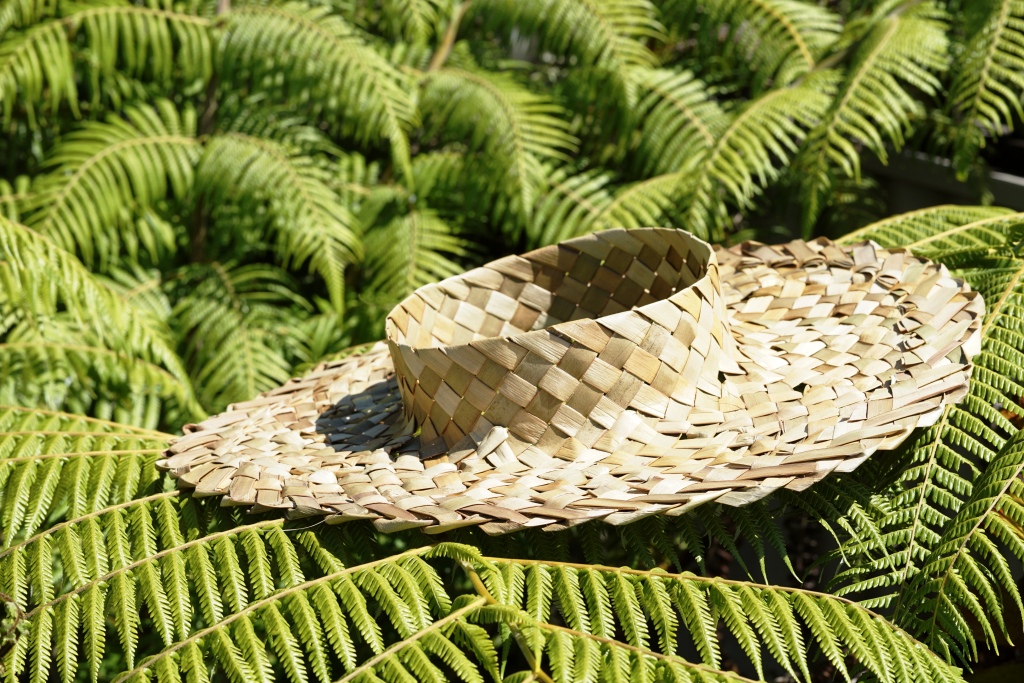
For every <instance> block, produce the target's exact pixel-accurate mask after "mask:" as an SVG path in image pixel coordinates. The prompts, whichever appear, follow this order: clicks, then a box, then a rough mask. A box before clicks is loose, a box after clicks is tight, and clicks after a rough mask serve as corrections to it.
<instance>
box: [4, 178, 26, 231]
mask: <svg viewBox="0 0 1024 683" xmlns="http://www.w3.org/2000/svg"><path fill="white" fill-rule="evenodd" d="M31 188H32V179H31V178H29V177H28V176H18V177H16V178H15V179H14V182H9V181H8V180H5V179H0V216H3V217H4V218H6V219H7V220H9V221H13V222H15V223H17V222H18V221H19V220H20V219H21V207H23V206H24V205H25V204H27V203H28V202H29V200H30V199H31V197H32V189H31Z"/></svg>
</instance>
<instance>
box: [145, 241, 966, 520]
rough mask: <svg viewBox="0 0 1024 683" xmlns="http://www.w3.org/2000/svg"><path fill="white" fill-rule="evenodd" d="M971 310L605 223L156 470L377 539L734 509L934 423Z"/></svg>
mask: <svg viewBox="0 0 1024 683" xmlns="http://www.w3.org/2000/svg"><path fill="white" fill-rule="evenodd" d="M983 313H984V306H983V303H982V299H981V297H980V296H979V295H978V294H977V293H976V292H973V291H971V290H970V288H969V287H968V286H967V285H966V284H965V283H964V282H963V281H961V280H958V279H955V278H953V277H951V276H950V275H949V273H948V271H947V270H946V269H945V267H943V266H941V265H938V264H935V263H931V262H930V261H927V260H925V259H921V258H917V257H914V256H912V255H911V254H910V253H908V252H906V251H901V250H885V249H882V248H881V247H879V246H878V245H877V244H874V243H870V242H868V243H864V244H860V245H857V246H854V247H840V246H837V245H835V244H833V243H831V242H829V241H828V240H825V239H819V240H816V241H814V242H803V241H794V242H790V243H788V244H783V245H779V246H765V245H762V244H758V243H747V244H744V245H741V246H738V247H734V248H732V249H728V250H725V249H720V248H715V249H713V248H712V247H711V246H709V245H708V244H706V243H705V242H702V241H701V240H699V239H697V238H695V237H694V236H692V235H690V234H688V233H686V232H683V231H679V230H670V229H660V228H649V229H637V230H630V231H626V230H610V231H607V232H602V233H596V234H593V235H588V236H585V237H580V238H577V239H572V240H568V241H566V242H562V243H560V244H557V245H554V246H550V247H545V248H543V249H538V250H536V251H532V252H529V253H527V254H524V255H522V256H509V257H507V258H503V259H500V260H498V261H495V262H493V263H490V264H488V265H486V266H483V267H481V268H477V269H475V270H471V271H469V272H467V273H465V274H464V275H461V276H458V277H454V278H449V279H447V280H444V281H442V282H439V283H437V284H433V285H429V286H427V287H423V288H421V289H419V290H417V291H416V292H415V293H413V294H412V295H411V296H409V297H408V298H407V299H406V300H405V301H403V302H402V303H401V304H399V305H398V307H396V308H395V309H394V310H393V311H392V312H391V313H390V315H389V316H388V318H387V323H386V329H387V342H386V344H385V343H378V344H376V345H374V346H373V347H372V348H370V349H369V350H367V351H364V352H363V353H361V354H358V355H355V356H351V357H349V358H347V359H345V360H341V361H335V362H330V363H326V364H323V365H321V366H319V367H318V368H316V369H315V370H314V371H313V372H312V373H310V374H309V375H307V376H305V377H303V378H301V379H293V380H291V381H289V382H288V383H287V384H285V385H284V386H281V387H279V388H277V389H274V390H272V391H269V392H267V393H265V394H263V395H261V396H260V397H258V398H256V399H253V400H251V401H247V402H245V403H239V404H235V405H233V406H231V407H230V408H229V409H228V410H227V412H224V413H222V414H220V415H217V416H215V417H211V418H209V419H208V420H205V421H204V422H202V423H200V424H198V425H188V426H187V427H186V428H185V435H184V436H182V437H181V438H179V439H177V441H176V442H175V443H173V444H172V445H171V447H170V448H169V450H168V451H167V453H166V459H164V460H161V461H160V462H159V463H158V464H159V465H160V466H162V467H164V468H166V469H168V470H170V471H171V472H172V473H173V474H174V475H175V476H177V477H178V478H179V479H180V481H181V483H182V484H184V485H187V486H192V487H195V495H223V496H224V504H228V505H248V506H252V508H253V510H256V511H262V510H268V509H274V508H281V509H285V510H287V511H288V514H289V515H290V516H297V517H300V516H309V515H329V517H328V519H327V521H328V522H342V521H347V520H352V519H372V520H374V523H375V524H376V525H377V526H378V528H380V529H383V530H386V531H394V530H398V529H404V528H409V527H425V530H426V531H427V532H440V531H444V530H447V529H452V528H455V527H459V526H466V525H480V526H482V528H483V529H484V530H485V531H487V532H488V533H504V532H508V531H512V530H515V529H519V528H522V527H547V528H563V527H565V526H568V525H572V524H574V523H578V522H582V521H586V520H591V519H604V520H606V521H608V522H611V523H613V524H618V523H625V522H629V521H632V520H634V519H637V518H639V517H642V516H645V515H650V514H657V513H663V514H680V513H682V512H683V511H685V510H687V509H689V508H691V507H693V506H695V505H698V504H700V503H703V502H706V501H710V500H717V501H720V502H723V503H727V504H730V505H743V504H745V503H748V502H751V501H753V500H756V499H758V498H760V497H762V496H764V495H765V494H767V493H768V492H770V491H773V490H775V489H778V488H781V487H786V488H790V489H803V488H806V487H807V486H809V485H811V484H812V483H814V482H815V481H818V480H819V479H821V478H822V477H824V476H825V475H827V474H828V473H829V472H833V471H843V472H845V471H849V470H852V469H853V468H855V467H856V466H857V465H859V464H860V463H861V462H863V461H864V460H865V459H866V458H867V457H868V456H869V455H871V454H872V453H873V452H874V451H876V450H878V449H891V448H893V447H895V446H896V445H898V444H899V443H900V442H902V441H903V440H904V439H906V437H907V436H908V434H909V433H910V431H911V430H912V429H913V428H914V427H916V426H923V425H929V424H932V423H933V422H934V421H935V420H936V419H937V418H938V416H939V415H940V413H941V411H942V409H943V406H944V405H947V404H949V403H953V402H956V401H958V400H960V399H961V398H963V396H964V395H965V394H966V391H967V380H968V376H969V375H970V372H971V363H970V359H971V357H972V356H973V355H974V354H975V353H977V351H978V350H979V347H980V331H979V328H980V322H981V318H982V315H983Z"/></svg>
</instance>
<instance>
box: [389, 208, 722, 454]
mask: <svg viewBox="0 0 1024 683" xmlns="http://www.w3.org/2000/svg"><path fill="white" fill-rule="evenodd" d="M717 268H718V266H717V262H716V261H715V257H714V254H713V250H712V248H711V246H710V245H708V244H707V243H706V242H703V241H701V240H699V239H697V238H696V237H694V236H693V235H690V234H689V233H686V232H683V231H681V230H674V229H667V228H643V229H634V230H629V231H626V230H621V229H620V230H610V231H606V232H600V233H594V234H591V235H587V236H584V237H579V238H576V239H571V240H568V241H565V242H562V243H560V244H557V245H552V246H549V247H544V248H542V249H537V250H535V251H532V252H529V253H526V254H523V255H521V256H508V257H505V258H502V259H499V260H497V261H494V262H492V263H489V264H487V265H485V266H482V267H480V268H476V269H474V270H471V271H469V272H467V273H465V274H464V275H460V276H458V277H453V278H448V279H447V280H443V281H441V282H439V283H436V284H432V285H428V286H426V287H422V288H420V289H418V290H416V291H415V292H414V293H413V294H412V295H410V296H409V297H408V298H406V299H405V300H404V301H402V302H401V303H400V304H399V305H398V306H397V307H396V308H395V309H394V310H392V311H391V313H390V314H389V315H388V318H387V323H386V326H387V339H388V344H389V347H390V349H391V355H392V359H393V361H394V364H395V369H396V374H397V375H398V384H399V388H400V390H401V393H402V399H403V403H404V405H405V409H406V415H407V416H408V417H411V418H412V419H413V420H414V421H415V423H416V424H417V425H418V426H419V427H420V428H421V430H422V433H421V436H422V438H423V439H424V441H433V440H437V439H439V438H442V437H443V439H444V441H445V442H446V444H447V446H449V447H451V446H454V445H455V444H456V443H458V442H459V441H461V440H463V439H465V438H466V437H467V435H472V437H473V439H474V440H476V441H479V439H480V438H482V436H483V435H484V434H486V432H487V431H488V430H489V429H490V428H492V427H494V426H504V427H508V429H509V431H510V432H511V433H512V434H513V435H514V436H515V437H516V438H518V439H520V440H521V441H524V442H527V443H538V442H540V441H542V440H545V439H551V440H554V439H559V438H561V439H564V438H567V437H571V436H574V435H575V434H576V433H577V432H578V431H579V430H580V429H582V428H584V427H586V426H587V425H586V424H585V423H587V421H588V420H590V421H591V422H593V420H594V419H596V420H597V421H598V422H607V421H608V420H609V419H611V420H614V417H615V415H617V414H618V413H621V412H622V411H623V410H627V409H628V408H630V407H632V408H634V409H639V410H641V411H642V412H645V413H646V414H652V415H656V416H657V415H658V414H659V410H661V411H662V412H663V409H661V408H659V407H658V405H655V404H659V405H660V404H661V403H663V402H664V401H661V399H654V398H653V395H652V392H650V391H644V390H643V389H641V388H640V386H638V385H640V384H648V385H649V384H650V382H653V381H655V379H657V381H658V384H659V387H658V392H659V393H658V396H660V397H664V396H669V395H672V394H673V393H675V386H674V381H675V379H676V378H677V377H678V375H679V374H680V372H682V368H681V367H678V368H674V369H672V371H671V372H667V371H662V370H661V368H660V366H661V365H662V364H661V363H660V361H658V358H657V357H658V354H659V352H660V350H661V348H663V346H664V339H665V338H666V337H667V336H672V335H675V336H676V337H677V339H678V340H680V341H682V343H684V344H689V343H691V342H694V341H695V340H696V339H698V338H700V343H699V344H698V345H699V346H701V353H702V354H704V355H705V356H707V357H711V356H715V357H717V356H721V355H723V349H722V346H723V345H726V346H728V344H727V342H726V341H725V340H726V338H727V337H728V334H727V329H726V328H725V324H726V323H725V315H724V304H723V302H722V298H721V292H720V289H719V282H718V270H717ZM712 347H713V348H712ZM637 349H640V350H639V351H637ZM632 356H635V357H634V358H632V359H631V357H632ZM623 370H625V371H626V372H627V376H626V377H622V375H621V372H622V371H623ZM602 371H603V372H602ZM614 373H618V379H617V380H612V374H614ZM708 382H710V383H711V384H715V383H717V382H718V375H717V373H716V375H715V377H714V378H711V379H710V380H708ZM705 384H707V382H705ZM648 388H649V387H648ZM705 388H706V389H708V390H709V391H711V392H712V393H715V392H716V391H717V389H716V388H715V387H710V388H709V387H705ZM602 399H607V400H602ZM589 426H591V427H593V425H589Z"/></svg>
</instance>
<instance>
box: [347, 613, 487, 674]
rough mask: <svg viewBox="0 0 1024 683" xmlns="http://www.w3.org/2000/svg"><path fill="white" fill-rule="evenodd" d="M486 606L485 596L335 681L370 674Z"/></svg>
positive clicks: (403, 640)
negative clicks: (429, 637) (467, 614)
mask: <svg viewBox="0 0 1024 683" xmlns="http://www.w3.org/2000/svg"><path fill="white" fill-rule="evenodd" d="M485 604H487V598H485V597H483V596H481V597H479V598H477V599H476V600H474V601H472V602H470V603H469V604H468V605H466V606H465V607H460V608H459V609H457V610H455V611H454V612H452V613H450V614H448V616H446V617H444V618H443V619H438V620H437V621H435V622H434V623H432V624H431V625H430V626H427V627H426V628H423V629H420V630H419V631H417V632H416V633H414V634H413V635H411V636H409V637H408V638H404V639H402V640H400V641H398V642H397V643H395V644H394V645H392V646H391V647H389V648H388V649H386V650H384V651H383V652H381V653H380V654H378V655H376V656H374V657H371V658H370V659H368V660H366V661H365V662H363V663H362V664H360V665H359V666H358V667H356V668H355V669H352V670H351V671H349V672H348V673H347V674H345V675H344V676H342V677H341V678H339V679H338V680H337V681H335V683H348V681H353V680H355V679H356V678H357V677H358V676H359V675H360V674H363V673H365V672H368V671H372V670H373V668H374V667H375V666H377V664H379V663H380V662H382V661H384V660H385V659H388V658H389V657H391V655H393V654H395V653H396V652H398V651H399V650H402V649H403V648H405V647H407V646H408V645H409V644H410V643H414V642H416V641H417V640H419V639H420V638H422V637H423V636H425V635H429V634H430V633H433V632H434V631H436V630H438V629H440V628H442V627H443V626H446V625H447V624H449V623H451V622H453V621H456V620H458V619H459V618H460V617H462V615H464V614H466V613H467V612H472V611H473V610H475V609H477V608H479V607H481V606H483V605H485Z"/></svg>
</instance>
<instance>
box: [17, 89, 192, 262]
mask: <svg viewBox="0 0 1024 683" xmlns="http://www.w3.org/2000/svg"><path fill="white" fill-rule="evenodd" d="M195 126H196V117H195V112H194V111H193V110H192V109H190V108H185V109H184V110H183V111H178V110H177V109H176V108H175V106H174V105H173V104H171V103H170V102H169V101H167V100H159V101H158V102H157V103H156V104H155V106H149V105H140V106H137V107H131V108H128V109H126V110H125V111H124V116H123V117H121V116H112V117H110V118H109V119H108V120H107V121H106V122H104V123H91V122H90V123H85V124H83V126H82V127H81V128H80V129H79V130H77V131H74V132H72V133H70V134H69V135H68V136H67V138H66V139H65V140H64V141H63V142H62V143H60V144H59V145H58V146H57V148H56V149H55V150H54V151H53V153H52V154H51V155H50V157H49V158H48V160H47V168H48V170H49V171H50V172H49V173H48V174H46V175H43V176H40V177H38V179H37V181H36V184H35V187H34V190H35V195H34V197H33V199H32V203H31V205H30V207H29V211H28V212H27V215H26V217H25V220H26V223H27V224H28V225H29V227H31V228H33V229H34V230H37V231H38V232H40V233H42V234H44V235H47V236H49V237H50V238H51V239H53V240H54V241H55V242H56V243H57V244H59V245H60V246H61V247H63V248H65V249H67V250H69V251H74V252H77V253H79V254H81V256H82V260H83V262H84V263H86V264H87V265H92V264H94V263H96V262H98V263H99V265H100V267H104V268H105V267H109V265H110V263H111V262H112V261H114V260H115V259H116V258H117V256H118V254H119V253H121V251H122V249H123V248H124V247H125V245H126V244H127V243H134V242H143V243H146V242H148V243H151V244H154V245H159V246H158V247H157V248H158V249H160V248H162V249H163V250H167V251H170V250H173V249H174V247H175V243H174V240H173V239H170V240H168V239H167V236H166V233H163V231H160V230H156V231H154V230H152V229H151V225H150V224H149V223H148V222H146V221H137V220H136V217H138V216H140V215H142V214H143V213H145V212H147V211H149V210H150V209H155V208H157V207H158V206H159V205H160V204H161V203H162V202H164V201H165V200H167V199H169V198H172V197H174V198H178V199H183V198H184V197H185V196H186V195H187V194H188V193H190V192H191V190H192V182H193V175H194V166H195V163H196V161H197V159H198V158H199V154H200V146H199V145H200V143H199V141H198V140H197V139H196V138H195ZM135 230H138V231H139V232H137V233H134V234H133V238H131V239H129V238H127V237H125V233H128V232H132V231H135ZM162 233H163V234H162ZM171 237H172V238H173V236H171Z"/></svg>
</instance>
